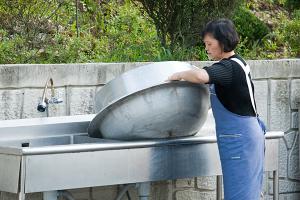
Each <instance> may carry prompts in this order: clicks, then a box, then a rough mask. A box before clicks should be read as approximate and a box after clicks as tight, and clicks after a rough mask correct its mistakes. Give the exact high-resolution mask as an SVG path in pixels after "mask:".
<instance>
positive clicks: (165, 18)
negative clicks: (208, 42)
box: [132, 0, 243, 50]
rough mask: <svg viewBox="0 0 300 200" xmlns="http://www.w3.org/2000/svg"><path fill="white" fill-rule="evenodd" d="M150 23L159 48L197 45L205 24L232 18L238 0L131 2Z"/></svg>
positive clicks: (145, 0)
mask: <svg viewBox="0 0 300 200" xmlns="http://www.w3.org/2000/svg"><path fill="white" fill-rule="evenodd" d="M132 1H133V2H135V3H137V2H138V3H140V4H137V5H141V6H140V8H141V9H142V10H143V11H145V12H147V14H148V15H149V16H150V18H151V19H152V20H153V22H154V24H155V26H156V30H157V33H158V37H159V39H160V42H161V44H162V46H164V47H165V48H169V49H171V50H173V49H174V47H175V46H176V45H180V46H183V47H193V46H196V45H198V44H199V41H200V39H201V38H200V33H201V30H202V29H203V27H204V25H205V24H206V23H207V22H208V21H209V20H212V19H216V18H221V17H227V18H231V17H232V15H233V13H234V10H235V9H236V8H237V7H238V6H239V5H240V4H241V3H242V2H243V1H241V0H155V1H153V0H132Z"/></svg>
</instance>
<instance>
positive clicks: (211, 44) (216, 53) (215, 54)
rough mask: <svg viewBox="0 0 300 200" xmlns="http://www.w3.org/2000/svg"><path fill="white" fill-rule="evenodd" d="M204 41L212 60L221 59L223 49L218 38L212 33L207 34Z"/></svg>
mask: <svg viewBox="0 0 300 200" xmlns="http://www.w3.org/2000/svg"><path fill="white" fill-rule="evenodd" d="M203 41H204V44H205V50H206V52H207V55H208V58H209V59H211V60H221V59H222V54H223V50H222V48H221V46H220V44H219V41H218V40H216V39H215V38H214V37H213V36H212V35H211V34H206V35H205V36H204V39H203Z"/></svg>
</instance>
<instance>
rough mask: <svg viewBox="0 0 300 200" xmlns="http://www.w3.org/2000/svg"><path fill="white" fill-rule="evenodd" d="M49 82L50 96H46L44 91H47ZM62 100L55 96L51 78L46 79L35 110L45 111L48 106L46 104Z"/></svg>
mask: <svg viewBox="0 0 300 200" xmlns="http://www.w3.org/2000/svg"><path fill="white" fill-rule="evenodd" d="M49 84H50V89H51V97H50V98H47V96H46V92H47V89H48V87H49ZM62 102H63V100H62V99H60V98H57V97H55V91H54V84H53V79H52V78H49V79H48V80H47V81H46V84H45V87H44V91H43V95H42V98H41V100H40V101H39V104H38V106H37V110H38V111H40V112H45V110H46V108H47V107H48V104H58V103H62Z"/></svg>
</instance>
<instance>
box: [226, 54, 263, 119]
mask: <svg viewBox="0 0 300 200" xmlns="http://www.w3.org/2000/svg"><path fill="white" fill-rule="evenodd" d="M230 60H233V61H235V62H236V63H238V64H239V65H240V66H241V67H242V69H243V71H244V72H245V75H246V80H247V85H248V90H249V95H250V99H251V104H252V107H253V110H254V112H255V115H256V116H258V115H257V111H256V106H255V103H254V96H253V89H252V85H251V81H250V78H249V74H250V67H249V65H244V63H243V62H242V61H240V60H239V59H237V58H230Z"/></svg>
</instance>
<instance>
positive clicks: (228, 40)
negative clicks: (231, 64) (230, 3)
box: [202, 19, 239, 52]
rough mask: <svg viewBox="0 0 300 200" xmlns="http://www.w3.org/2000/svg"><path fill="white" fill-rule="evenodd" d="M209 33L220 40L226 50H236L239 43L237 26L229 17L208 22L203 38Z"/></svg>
mask: <svg viewBox="0 0 300 200" xmlns="http://www.w3.org/2000/svg"><path fill="white" fill-rule="evenodd" d="M207 34H211V35H212V36H213V37H214V38H215V39H216V40H218V41H219V43H220V45H221V47H223V51H224V52H230V51H232V50H234V49H235V48H236V46H237V44H238V43H239V36H238V33H237V32H236V28H235V26H234V24H233V23H232V21H231V20H229V19H217V20H212V21H210V22H208V23H207V24H206V26H205V27H204V29H203V31H202V39H204V37H205V35H207Z"/></svg>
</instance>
